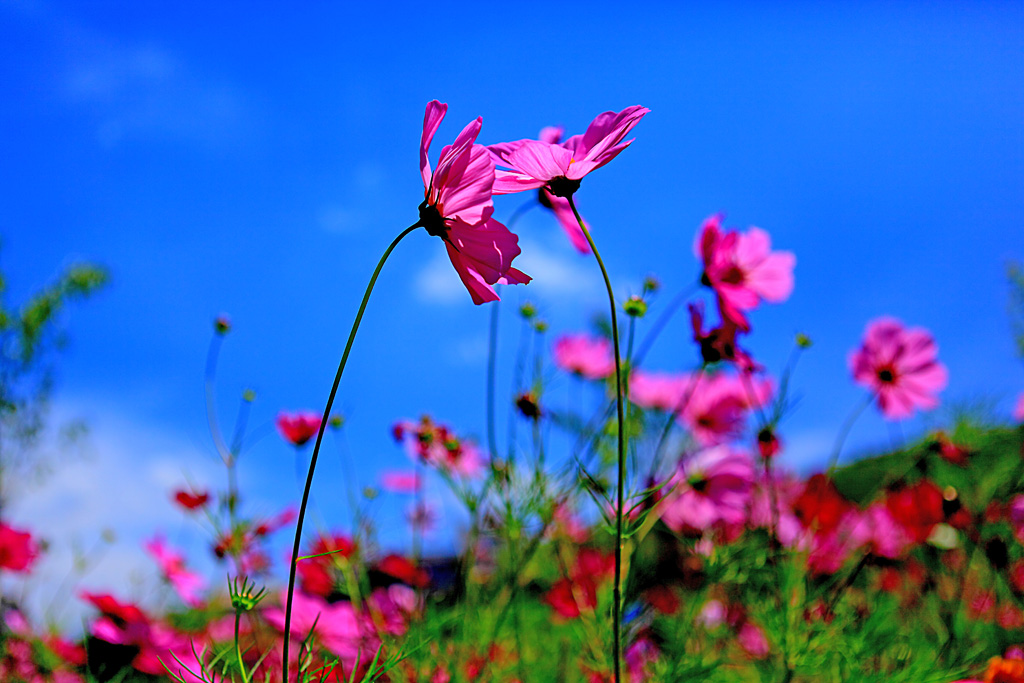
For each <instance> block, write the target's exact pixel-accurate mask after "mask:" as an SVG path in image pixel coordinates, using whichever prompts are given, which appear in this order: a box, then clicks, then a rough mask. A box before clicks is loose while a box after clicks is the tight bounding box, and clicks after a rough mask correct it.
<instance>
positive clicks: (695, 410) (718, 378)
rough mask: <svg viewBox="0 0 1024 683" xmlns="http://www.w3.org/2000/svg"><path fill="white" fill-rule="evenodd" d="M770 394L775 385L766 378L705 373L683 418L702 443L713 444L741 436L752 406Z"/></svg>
mask: <svg viewBox="0 0 1024 683" xmlns="http://www.w3.org/2000/svg"><path fill="white" fill-rule="evenodd" d="M748 383H749V387H748V386H747V384H748ZM771 395H772V385H771V382H769V381H768V380H766V379H758V378H756V377H747V378H742V377H737V376H735V375H727V374H724V373H719V374H715V375H708V374H705V375H702V376H701V378H700V379H699V380H698V382H697V386H696V388H695V389H694V390H693V396H691V397H690V400H689V401H688V402H687V404H686V407H685V408H684V409H683V412H682V414H681V415H680V421H681V422H682V423H683V424H684V425H686V427H687V428H688V429H689V430H690V432H691V433H692V434H693V437H694V438H695V439H696V440H697V441H698V442H699V443H700V444H701V445H703V446H713V445H715V444H719V443H722V442H723V441H728V440H730V439H733V438H735V437H737V436H739V434H740V433H741V432H742V430H743V427H744V424H745V422H746V417H747V413H748V412H749V411H750V409H751V408H753V407H755V406H757V405H762V406H763V405H765V404H767V402H768V401H769V399H770V398H771Z"/></svg>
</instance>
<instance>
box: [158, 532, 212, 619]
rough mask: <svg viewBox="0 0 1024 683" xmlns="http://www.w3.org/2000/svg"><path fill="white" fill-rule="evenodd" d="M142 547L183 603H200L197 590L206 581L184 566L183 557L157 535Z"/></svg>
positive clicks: (196, 605)
mask: <svg viewBox="0 0 1024 683" xmlns="http://www.w3.org/2000/svg"><path fill="white" fill-rule="evenodd" d="M143 548H145V550H146V552H147V553H149V554H150V556H152V558H153V559H154V560H156V562H157V564H158V565H159V566H160V572H161V573H162V574H163V575H164V578H165V579H166V580H167V582H168V583H170V584H171V586H172V587H173V588H174V591H175V592H176V593H177V594H178V595H179V596H180V597H181V599H182V600H184V601H185V604H187V605H189V606H191V607H198V606H199V605H201V604H202V602H203V601H202V599H201V598H200V597H199V591H201V590H202V589H203V587H204V586H205V585H206V581H205V580H204V579H203V577H201V576H199V575H198V574H195V573H193V572H190V571H189V570H187V569H186V568H185V558H184V557H183V556H182V555H181V554H179V553H176V552H175V551H174V550H172V549H171V548H170V546H168V545H167V544H166V543H165V542H164V539H163V537H162V536H159V535H158V536H154V537H153V538H152V539H150V540H149V541H147V542H146V543H145V544H144V545H143Z"/></svg>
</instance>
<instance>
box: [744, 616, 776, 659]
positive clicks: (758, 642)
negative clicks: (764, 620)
mask: <svg viewBox="0 0 1024 683" xmlns="http://www.w3.org/2000/svg"><path fill="white" fill-rule="evenodd" d="M736 642H738V643H739V644H740V647H742V648H743V650H744V651H745V652H746V653H747V654H748V655H750V656H751V657H753V658H755V659H764V658H765V657H767V656H768V653H769V652H770V649H769V646H768V639H767V638H766V637H765V635H764V631H762V630H761V627H759V626H756V625H754V624H752V623H751V622H749V621H747V622H744V623H743V625H742V626H740V629H739V632H738V633H737V634H736Z"/></svg>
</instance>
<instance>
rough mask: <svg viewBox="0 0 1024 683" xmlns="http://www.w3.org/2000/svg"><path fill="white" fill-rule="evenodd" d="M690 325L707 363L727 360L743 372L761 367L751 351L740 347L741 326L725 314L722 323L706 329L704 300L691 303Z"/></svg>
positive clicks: (701, 354)
mask: <svg viewBox="0 0 1024 683" xmlns="http://www.w3.org/2000/svg"><path fill="white" fill-rule="evenodd" d="M688 307H689V309H690V325H691V326H692V327H693V340H694V341H695V342H697V344H698V345H699V346H700V356H701V359H702V360H703V361H704V362H705V363H718V362H719V361H727V362H730V363H735V364H736V367H737V368H738V369H740V370H742V371H743V372H753V371H755V370H759V369H761V366H760V365H758V364H757V363H755V362H754V359H753V358H752V357H751V356H750V354H749V353H747V352H746V351H744V350H743V349H741V348H740V347H739V344H738V342H737V341H736V337H737V335H738V334H739V333H740V331H741V330H740V328H739V327H738V326H737V325H736V323H734V322H733V321H731V320H730V319H728V318H726V317H725V316H723V317H722V323H721V324H720V325H719V326H718V327H716V328H714V329H713V330H710V331H708V332H705V331H704V302H703V301H698V302H696V303H691V304H689V306H688Z"/></svg>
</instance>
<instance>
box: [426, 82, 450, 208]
mask: <svg viewBox="0 0 1024 683" xmlns="http://www.w3.org/2000/svg"><path fill="white" fill-rule="evenodd" d="M447 111H448V105H447V104H441V103H440V102H438V101H437V100H432V101H430V102H429V103H427V110H426V112H424V114H423V134H422V135H421V136H420V175H421V176H423V187H424V188H427V187H430V160H429V159H428V158H427V152H429V151H430V143H431V141H433V139H434V134H435V133H437V129H438V128H439V127H440V126H441V121H442V120H443V119H444V115H445V112H447Z"/></svg>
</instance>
